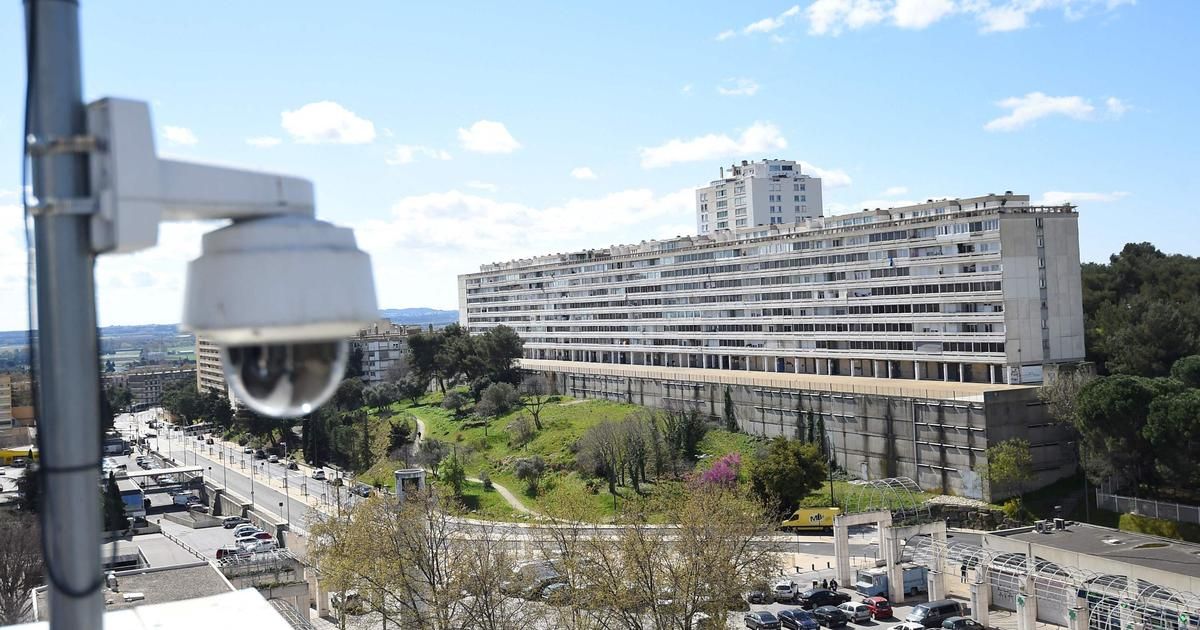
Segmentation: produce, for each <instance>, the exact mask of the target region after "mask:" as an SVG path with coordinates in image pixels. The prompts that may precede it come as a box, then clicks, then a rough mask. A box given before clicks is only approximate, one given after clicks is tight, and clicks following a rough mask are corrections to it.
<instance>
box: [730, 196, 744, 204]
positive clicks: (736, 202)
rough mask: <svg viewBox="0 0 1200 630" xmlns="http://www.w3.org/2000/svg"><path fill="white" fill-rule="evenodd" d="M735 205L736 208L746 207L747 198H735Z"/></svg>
mask: <svg viewBox="0 0 1200 630" xmlns="http://www.w3.org/2000/svg"><path fill="white" fill-rule="evenodd" d="M733 205H735V206H744V205H746V198H745V197H734V198H733Z"/></svg>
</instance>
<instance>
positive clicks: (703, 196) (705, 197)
mask: <svg viewBox="0 0 1200 630" xmlns="http://www.w3.org/2000/svg"><path fill="white" fill-rule="evenodd" d="M700 201H708V193H706V192H704V193H700Z"/></svg>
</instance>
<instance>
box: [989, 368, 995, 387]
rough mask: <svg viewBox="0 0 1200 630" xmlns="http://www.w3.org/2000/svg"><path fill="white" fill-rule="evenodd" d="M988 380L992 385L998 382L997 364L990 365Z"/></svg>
mask: <svg viewBox="0 0 1200 630" xmlns="http://www.w3.org/2000/svg"><path fill="white" fill-rule="evenodd" d="M988 382H989V383H991V384H992V385H995V384H996V366H994V365H990V364H989V365H988Z"/></svg>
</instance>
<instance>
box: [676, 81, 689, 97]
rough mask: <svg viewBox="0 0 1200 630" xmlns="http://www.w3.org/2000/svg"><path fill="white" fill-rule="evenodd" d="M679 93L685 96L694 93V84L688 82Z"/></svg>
mask: <svg viewBox="0 0 1200 630" xmlns="http://www.w3.org/2000/svg"><path fill="white" fill-rule="evenodd" d="M679 93H680V94H683V95H684V96H691V95H692V84H691V83H688V84H686V85H684V86H683V87H681V88H679Z"/></svg>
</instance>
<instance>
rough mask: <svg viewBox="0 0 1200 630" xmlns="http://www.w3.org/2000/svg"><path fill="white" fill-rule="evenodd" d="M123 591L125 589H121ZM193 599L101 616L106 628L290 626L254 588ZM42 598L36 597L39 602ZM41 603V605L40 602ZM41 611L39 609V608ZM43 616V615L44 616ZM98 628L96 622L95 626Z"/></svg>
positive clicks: (282, 629)
mask: <svg viewBox="0 0 1200 630" xmlns="http://www.w3.org/2000/svg"><path fill="white" fill-rule="evenodd" d="M122 590H124V589H123V588H122ZM193 596H194V597H195V599H186V600H183V601H172V602H165V603H159V604H146V605H143V606H137V607H136V608H125V609H120V610H111V609H110V612H107V613H105V615H104V624H103V625H104V628H105V630H160V629H161V628H171V629H172V630H212V629H213V628H254V630H289V629H290V628H291V627H292V626H290V625H289V624H288V622H287V621H285V620H284V619H283V617H281V616H280V615H279V613H278V612H277V611H276V609H275V608H274V607H273V606H271V604H269V603H267V601H266V600H264V599H263V596H262V595H261V594H259V592H258V591H256V590H254V589H244V590H240V591H230V590H229V589H226V592H223V593H221V594H219V595H211V596H208V597H203V596H198V594H196V593H193ZM40 600H41V598H39V601H40ZM39 605H40V604H39ZM39 610H40V609H39ZM44 618H45V617H43V619H44ZM49 627H50V624H49V623H47V622H46V621H38V622H36V623H28V624H22V625H19V626H12V627H11V628H12V630H46V629H47V628H49ZM97 627H99V625H97Z"/></svg>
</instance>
